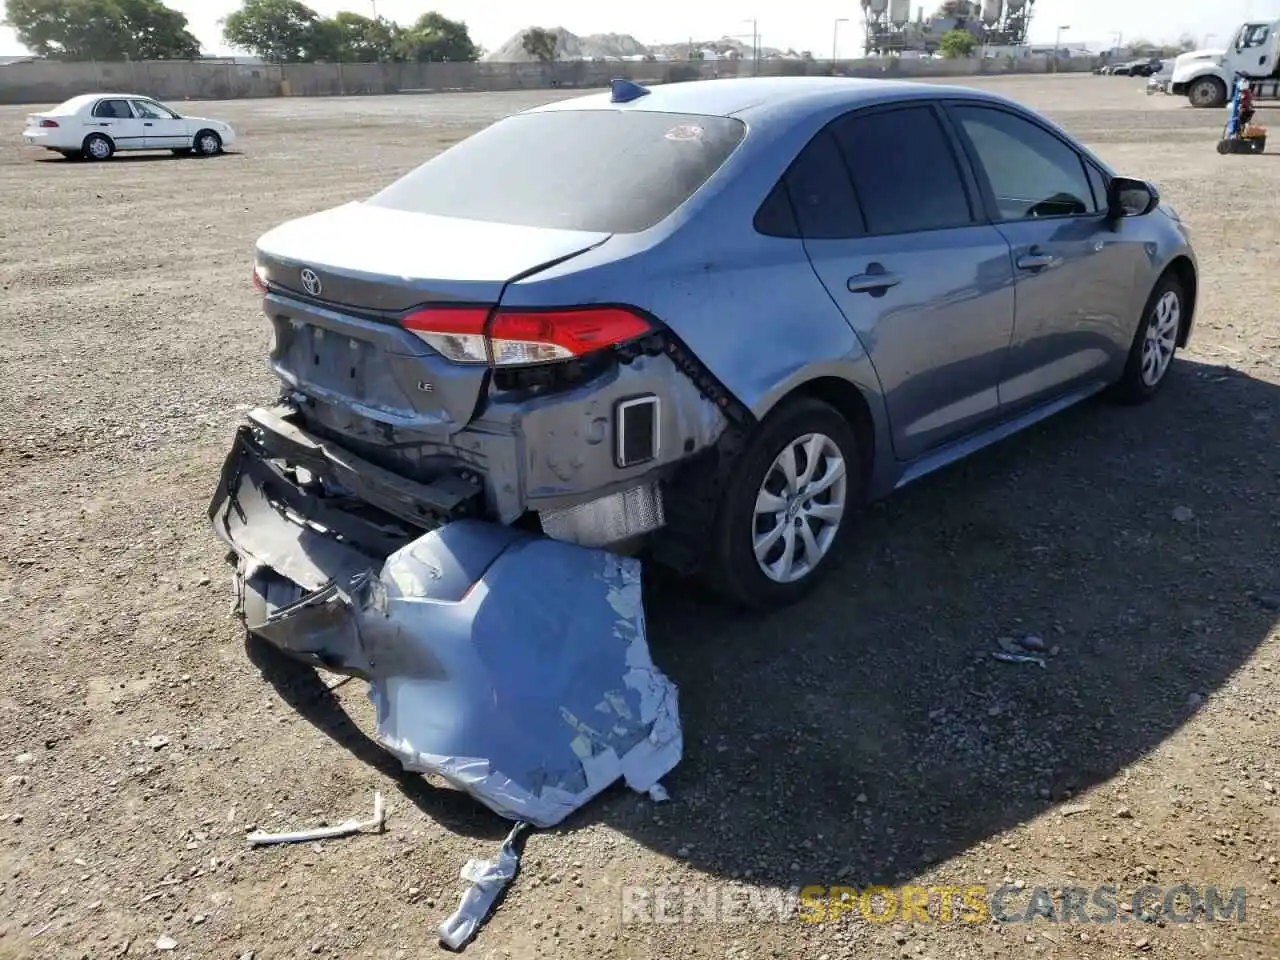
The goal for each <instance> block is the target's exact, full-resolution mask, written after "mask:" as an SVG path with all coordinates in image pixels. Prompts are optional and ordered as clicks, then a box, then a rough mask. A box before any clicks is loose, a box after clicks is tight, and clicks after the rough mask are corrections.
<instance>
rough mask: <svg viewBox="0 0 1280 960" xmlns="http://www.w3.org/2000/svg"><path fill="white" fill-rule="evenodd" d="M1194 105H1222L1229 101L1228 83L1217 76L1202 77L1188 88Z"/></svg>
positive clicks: (1189, 97) (1188, 97) (1189, 98)
mask: <svg viewBox="0 0 1280 960" xmlns="http://www.w3.org/2000/svg"><path fill="white" fill-rule="evenodd" d="M1187 99H1188V100H1190V101H1191V105H1192V106H1193V107H1221V106H1225V105H1226V102H1227V85H1226V84H1225V83H1223V82H1222V81H1221V80H1219V79H1218V78H1217V77H1201V78H1200V79H1199V80H1197V81H1195V82H1194V83H1192V84H1191V86H1190V87H1189V88H1188V89H1187Z"/></svg>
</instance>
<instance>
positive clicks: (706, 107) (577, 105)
mask: <svg viewBox="0 0 1280 960" xmlns="http://www.w3.org/2000/svg"><path fill="white" fill-rule="evenodd" d="M923 96H932V97H939V96H956V97H964V98H969V99H981V100H991V101H995V102H999V103H1010V102H1011V101H1009V100H1007V99H1006V98H1004V97H1000V96H996V95H993V94H989V93H987V92H985V91H982V90H975V89H973V88H972V87H958V86H951V85H945V84H936V83H919V82H913V81H908V80H881V79H868V78H854V77H734V78H728V79H724V80H696V81H688V82H682V83H668V84H661V85H655V86H653V87H651V88H649V93H648V94H646V95H645V96H643V97H640V98H638V99H636V100H632V101H630V102H629V103H620V104H616V103H613V102H612V99H611V96H610V94H609V93H593V94H588V95H586V96H583V97H573V98H571V99H568V100H559V101H556V102H555V103H549V104H546V105H544V106H541V107H535V108H533V109H532V110H530V111H527V112H529V113H541V112H546V111H554V110H600V109H618V110H637V111H643V112H655V113H690V114H700V115H703V116H719V117H743V118H744V119H749V115H750V114H751V113H753V112H755V111H758V110H763V109H767V110H768V111H769V113H770V114H772V115H774V116H777V115H778V114H779V113H781V114H782V115H790V116H792V117H795V116H799V115H803V114H807V113H811V112H814V111H821V110H823V109H825V108H829V107H837V106H841V105H846V106H848V107H849V108H853V107H857V106H859V105H870V104H873V103H879V102H883V101H886V100H899V99H913V98H916V97H923Z"/></svg>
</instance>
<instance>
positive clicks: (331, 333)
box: [211, 78, 1198, 607]
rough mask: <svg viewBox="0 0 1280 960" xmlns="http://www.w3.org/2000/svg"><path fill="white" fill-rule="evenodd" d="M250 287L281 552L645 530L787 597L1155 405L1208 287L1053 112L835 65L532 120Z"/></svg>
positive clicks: (715, 571) (254, 448)
mask: <svg viewBox="0 0 1280 960" xmlns="http://www.w3.org/2000/svg"><path fill="white" fill-rule="evenodd" d="M254 282H255V285H256V286H257V289H258V290H259V292H260V294H261V296H262V298H263V307H264V311H265V313H266V315H267V318H268V319H269V320H270V322H271V325H272V327H273V330H274V337H273V347H272V351H271V365H272V368H273V370H274V371H275V373H276V375H277V377H278V378H279V379H280V380H281V381H282V384H283V389H282V393H281V396H280V399H279V402H278V403H277V404H276V405H275V406H274V407H271V408H263V409H259V410H255V411H253V412H252V413H251V414H250V415H249V420H250V423H249V424H246V425H245V427H244V428H242V431H241V434H240V436H239V438H238V440H237V445H236V447H235V449H234V450H233V452H232V454H231V455H230V457H229V458H228V461H227V464H226V466H225V467H224V472H223V477H224V478H226V483H224V485H223V487H222V488H220V489H221V490H222V492H221V493H220V497H222V498H223V500H222V501H220V503H221V506H218V507H216V508H215V509H211V514H212V515H214V516H219V517H221V516H223V513H222V510H223V509H224V508H225V507H226V505H227V503H231V504H235V503H239V502H245V503H247V502H248V500H249V497H250V496H258V497H259V498H261V497H263V496H266V497H268V498H275V500H278V502H279V503H281V504H285V505H287V506H288V510H287V511H286V510H285V509H284V508H283V507H282V508H281V509H280V510H279V511H275V512H272V514H271V516H272V517H276V518H278V517H284V516H285V515H286V513H288V514H290V515H296V516H297V517H298V518H301V522H307V521H310V522H312V523H313V524H314V528H313V527H312V526H308V527H307V528H306V530H305V536H304V534H303V533H299V534H298V536H297V537H289V536H284V535H283V534H282V535H281V537H280V538H279V539H276V538H275V535H274V534H273V535H272V538H271V543H272V544H274V546H272V547H271V549H273V550H275V549H277V547H278V548H279V551H280V552H279V556H277V557H276V559H275V560H274V561H273V569H278V570H282V571H284V570H288V569H290V563H291V562H292V561H290V559H289V556H290V555H289V553H288V550H292V549H293V547H288V548H287V549H286V546H285V544H293V543H295V542H297V543H303V542H309V541H306V538H307V537H310V538H316V537H318V536H319V535H318V534H316V533H315V532H314V530H315V529H319V530H331V531H340V533H341V536H342V538H343V539H342V549H360V550H364V551H366V552H367V553H368V555H370V556H375V557H381V558H384V557H385V556H386V554H387V551H388V549H390V548H392V547H394V545H395V544H398V543H402V542H409V541H412V540H413V539H415V538H416V537H417V536H421V533H422V531H423V530H425V529H427V528H429V527H431V526H433V525H439V524H443V523H449V522H451V521H452V520H454V519H456V518H459V517H481V518H485V519H488V520H492V521H495V522H499V523H505V524H526V523H527V524H531V525H535V526H536V527H538V528H540V529H541V530H542V532H543V533H545V534H547V535H549V536H552V537H554V538H557V539H562V540H566V541H570V542H575V543H580V544H583V545H586V546H593V547H602V546H603V547H608V548H610V549H618V550H630V549H634V548H635V547H636V545H637V543H647V546H648V547H649V549H650V550H651V551H652V554H651V555H652V556H653V557H654V558H655V559H657V560H660V561H663V562H665V563H667V564H669V565H671V566H673V567H675V568H676V569H677V570H679V571H681V572H684V573H694V572H701V573H703V574H704V575H705V576H706V578H707V579H708V580H709V581H710V582H711V583H712V584H713V585H714V586H715V587H717V588H718V589H719V590H720V591H721V592H723V593H724V594H725V595H726V596H728V597H730V598H732V599H733V600H736V601H738V602H741V603H744V604H748V605H754V606H758V607H776V606H780V605H783V604H786V603H790V602H792V601H794V600H796V599H798V598H799V597H800V595H801V594H803V593H804V592H805V591H807V590H808V589H809V588H810V587H811V586H812V585H813V583H814V582H816V580H817V579H818V578H819V577H820V576H821V575H822V574H823V573H824V572H825V571H826V570H827V569H828V568H829V567H830V566H831V558H832V557H833V556H834V555H835V554H836V553H837V552H838V548H839V547H840V545H841V544H842V543H843V542H846V541H848V539H849V538H850V537H851V536H852V532H853V520H854V514H855V513H856V512H857V510H858V509H859V507H860V506H861V505H862V504H863V503H865V502H866V501H868V500H871V499H876V498H881V497H884V496H887V495H888V494H890V493H891V492H892V491H894V490H896V489H898V488H900V487H902V486H904V485H906V484H908V483H910V482H912V481H914V480H916V479H917V478H919V477H922V476H925V475H926V474H929V473H931V472H933V471H935V470H937V469H939V468H941V467H944V466H946V465H947V464H950V463H953V462H955V461H957V460H959V459H961V458H963V457H966V456H968V455H969V454H972V453H973V452H974V451H977V450H979V449H981V448H983V447H986V446H987V445H989V444H991V443H994V442H996V441H998V440H1000V439H1001V438H1003V437H1007V436H1009V435H1010V434H1013V433H1015V432H1017V431H1020V430H1022V429H1024V428H1026V427H1028V426H1030V425H1031V424H1034V423H1036V422H1038V421H1040V420H1042V419H1044V418H1045V417H1048V416H1050V415H1052V414H1054V413H1056V412H1058V411H1060V410H1063V409H1065V408H1067V407H1069V406H1072V405H1073V404H1076V403H1078V402H1080V401H1082V400H1084V399H1085V398H1087V397H1091V396H1093V395H1095V394H1098V393H1099V392H1102V391H1107V392H1108V393H1109V394H1110V395H1111V396H1113V397H1114V398H1116V399H1118V400H1120V401H1123V402H1135V403H1136V402H1141V401H1145V400H1148V399H1150V398H1152V397H1153V396H1155V394H1156V393H1157V392H1158V391H1159V390H1160V389H1161V387H1162V386H1163V385H1164V383H1165V381H1166V379H1167V374H1168V372H1169V370H1170V368H1171V362H1172V360H1173V357H1174V353H1175V351H1176V350H1177V349H1178V348H1179V347H1180V346H1182V345H1184V344H1186V343H1187V340H1188V337H1189V336H1190V334H1191V328H1192V315H1193V311H1194V308H1195V302H1196V292H1197V288H1198V280H1197V268H1196V262H1195V258H1194V255H1193V253H1192V251H1191V247H1190V242H1189V238H1188V234H1187V231H1186V230H1185V228H1184V227H1183V225H1182V223H1181V221H1180V220H1179V219H1178V217H1177V215H1176V214H1175V213H1174V212H1173V211H1172V210H1170V209H1169V208H1168V207H1166V206H1165V205H1163V204H1162V203H1161V200H1160V197H1159V194H1158V192H1157V191H1156V189H1155V188H1154V187H1152V186H1151V185H1150V184H1148V183H1146V182H1144V181H1142V180H1134V179H1128V178H1124V177H1119V176H1117V175H1116V174H1115V173H1114V171H1112V170H1111V168H1109V167H1108V166H1107V165H1106V164H1105V163H1104V162H1103V161H1102V160H1100V159H1099V158H1098V157H1097V156H1095V155H1094V154H1092V153H1091V152H1089V150H1087V149H1086V148H1085V147H1083V146H1082V145H1081V144H1080V143H1078V142H1077V141H1075V140H1074V139H1072V138H1071V137H1070V136H1069V135H1068V134H1066V133H1065V132H1063V131H1062V130H1061V129H1060V128H1059V127H1057V126H1055V125H1054V124H1052V123H1050V122H1049V121H1048V120H1046V119H1044V118H1043V117H1041V116H1039V115H1038V114H1036V113H1034V112H1032V111H1031V110H1029V109H1027V108H1026V107H1023V106H1020V105H1019V104H1017V103H1014V102H1012V101H1010V100H1007V99H1004V98H1002V97H998V96H996V95H993V94H991V93H988V92H984V91H980V90H974V89H968V88H962V87H949V86H937V85H933V84H924V83H905V82H896V81H886V80H849V79H839V78H769V79H765V78H744V79H732V80H710V81H705V82H699V83H676V84H668V85H663V86H659V87H655V88H654V89H652V90H648V89H646V88H644V87H638V86H636V85H634V84H630V83H626V82H623V81H616V82H615V88H614V91H613V94H612V96H611V95H610V94H608V93H603V94H593V95H589V96H585V97H580V98H575V99H571V100H564V101H560V102H557V103H552V104H548V105H546V106H542V107H538V108H536V109H533V110H530V111H526V112H524V113H521V114H517V115H515V116H513V117H509V118H507V119H505V120H502V121H499V122H498V123H496V124H494V125H493V126H491V127H489V128H487V129H485V130H483V131H481V132H480V133H477V134H476V135H474V136H472V137H470V138H468V139H466V140H464V141H462V142H461V143H459V144H457V145H455V146H453V147H451V148H449V149H448V150H446V151H444V152H443V153H440V154H439V155H437V156H436V157H434V158H432V159H431V160H429V161H428V162H426V163H425V164H424V165H422V166H421V167H419V168H418V169H416V170H414V171H412V172H410V173H408V174H407V175H405V176H404V177H402V178H401V179H399V180H397V181H396V182H394V183H392V184H391V185H390V186H388V187H386V188H385V189H383V190H381V191H380V192H378V193H376V194H374V195H373V196H372V197H370V198H369V199H368V200H365V201H361V202H352V203H348V204H344V205H342V206H339V207H336V208H334V209H331V210H328V211H325V212H320V213H316V214H312V215H310V216H307V217H304V218H302V219H299V220H294V221H291V222H289V223H286V224H284V225H282V226H280V227H277V228H275V229H274V230H272V231H270V232H268V233H267V234H265V235H264V236H263V237H262V238H261V239H260V240H259V241H258V244H257V257H256V263H255V266H254ZM255 477H256V478H258V479H252V478H255ZM245 484H250V485H252V484H261V485H262V486H261V487H260V489H259V493H256V494H254V493H251V487H246V486H245ZM262 491H267V492H266V493H263V492H262ZM226 498H230V499H229V500H227V499H226ZM229 515H230V514H228V516H229ZM290 522H292V523H297V522H300V521H298V520H291V521H290ZM238 530H239V531H240V532H237V531H238ZM225 535H226V536H227V537H228V538H229V545H230V546H231V547H232V549H233V550H236V549H237V548H238V541H237V539H236V538H237V537H238V536H244V537H246V538H252V537H253V536H255V535H256V536H258V537H259V538H261V537H263V536H265V535H264V534H262V533H256V534H255V531H254V529H253V527H252V525H250V526H249V527H248V529H243V528H238V527H236V526H235V525H234V524H230V523H229V525H227V526H226V530H225ZM308 549H312V548H308ZM314 549H319V544H318V543H317V544H316V545H315V547H314ZM334 549H338V548H337V547H334ZM245 552H246V553H247V555H248V556H250V557H252V556H254V552H253V550H252V549H251V548H247V547H246V548H245ZM298 560H299V562H300V563H301V562H304V561H305V557H299V558H298Z"/></svg>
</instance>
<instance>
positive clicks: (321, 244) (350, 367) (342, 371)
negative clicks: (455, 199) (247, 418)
mask: <svg viewBox="0 0 1280 960" xmlns="http://www.w3.org/2000/svg"><path fill="white" fill-rule="evenodd" d="M608 238H609V234H606V233H591V232H584V231H572V230H546V229H535V228H530V227H521V226H512V225H508V224H501V223H488V222H485V223H481V222H477V221H470V220H461V219H457V218H450V217H437V216H430V215H425V214H417V213H407V212H403V211H398V210H391V209H385V208H377V207H371V206H368V205H365V204H359V203H355V204H349V205H347V206H344V207H339V208H336V209H334V210H330V211H327V212H325V213H321V214H317V215H314V216H310V217H305V218H303V219H300V220H296V221H293V222H291V223H287V224H285V225H284V226H282V227H278V228H277V229H275V230H273V231H271V232H269V233H267V234H266V235H265V236H263V237H262V239H261V240H259V242H258V267H257V270H258V279H259V281H260V282H263V283H265V285H266V286H267V288H268V292H267V294H266V296H265V300H264V306H265V309H266V313H267V316H268V317H269V318H270V319H271V321H272V324H273V326H274V328H275V334H276V336H275V345H274V348H273V350H272V355H271V363H272V367H273V369H274V370H275V372H276V374H277V375H278V376H279V377H280V378H281V379H282V380H284V381H285V383H287V384H289V385H290V386H292V387H293V388H295V389H297V390H299V391H300V392H302V393H303V394H306V395H308V396H311V397H314V398H316V399H318V400H322V401H325V402H327V403H329V404H331V405H337V406H339V407H342V408H345V409H347V410H348V411H350V412H351V413H353V414H355V415H356V417H357V418H358V420H357V421H354V422H352V424H351V429H350V432H351V434H352V435H353V436H355V435H362V436H367V435H368V432H369V431H368V426H369V425H368V422H367V421H370V420H371V421H374V422H376V423H377V424H381V425H384V426H385V427H387V428H392V429H394V428H409V429H411V430H413V431H415V432H417V433H418V434H421V435H426V436H428V437H431V438H434V439H437V440H443V439H446V438H448V437H449V436H451V435H452V434H454V433H456V432H457V431H458V430H461V429H462V428H463V427H465V426H466V425H467V423H468V422H470V420H471V419H472V417H473V416H474V414H475V412H476V408H477V405H478V402H479V399H480V394H481V390H482V388H483V386H484V382H485V376H486V373H487V371H488V366H487V364H484V363H475V364H460V363H455V362H451V361H450V360H447V359H445V358H444V357H443V356H442V355H441V354H440V353H438V352H437V351H436V350H435V349H433V348H432V347H431V346H430V345H429V344H428V343H427V342H426V341H424V340H423V339H422V338H421V337H419V336H417V335H415V334H414V333H413V332H412V331H411V330H409V329H407V328H406V326H404V325H403V323H402V321H403V320H404V319H405V318H406V316H408V315H409V314H411V313H412V312H413V311H415V310H418V309H421V308H422V307H423V306H426V305H436V306H480V307H488V306H493V305H496V304H497V303H498V302H499V301H500V300H501V297H502V292H503V290H504V289H505V287H506V285H507V283H509V282H510V281H511V280H513V279H515V278H518V277H523V276H527V275H529V274H531V273H536V272H537V271H538V270H539V269H542V268H544V267H546V266H549V265H551V264H554V263H558V262H561V261H563V260H565V259H568V258H570V257H573V256H576V255H577V254H579V253H582V252H584V251H586V250H589V249H591V248H592V247H594V246H597V245H598V244H600V243H603V242H604V241H605V240H607V239H608ZM360 421H364V422H360ZM388 437H389V439H390V434H388Z"/></svg>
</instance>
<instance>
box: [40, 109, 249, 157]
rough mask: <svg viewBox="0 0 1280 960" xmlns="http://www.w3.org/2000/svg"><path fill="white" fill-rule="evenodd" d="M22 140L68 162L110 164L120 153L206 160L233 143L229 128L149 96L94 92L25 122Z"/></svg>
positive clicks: (222, 123)
mask: <svg viewBox="0 0 1280 960" xmlns="http://www.w3.org/2000/svg"><path fill="white" fill-rule="evenodd" d="M22 136H23V139H24V140H26V142H27V143H29V144H30V145H31V146H34V147H43V148H44V149H46V150H51V151H53V152H55V153H60V154H62V155H63V156H64V157H66V158H67V159H68V160H79V159H87V160H110V159H111V158H112V157H113V156H114V155H115V154H116V153H117V152H119V151H124V150H171V151H173V152H174V153H175V154H197V155H199V156H204V157H209V156H213V155H215V154H218V153H221V152H222V151H223V150H224V149H225V148H226V147H229V146H231V144H233V143H234V142H235V139H236V134H235V131H234V130H233V129H232V128H231V126H230V124H227V123H224V122H223V121H221V120H210V119H208V118H206V117H184V116H182V115H181V114H179V113H178V112H177V111H175V110H173V109H171V108H169V107H167V106H165V105H164V104H162V103H160V102H159V101H158V100H153V99H151V98H150V97H141V96H137V95H135V94H121V93H94V94H85V95H84V96H79V97H72V98H71V99H70V100H68V101H66V103H63V104H60V105H59V106H56V107H54V108H53V109H52V110H47V111H45V112H43V113H34V114H32V115H31V116H29V117H27V125H26V129H25V130H24V131H23V133H22Z"/></svg>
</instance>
